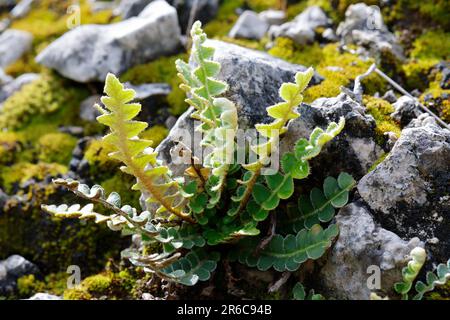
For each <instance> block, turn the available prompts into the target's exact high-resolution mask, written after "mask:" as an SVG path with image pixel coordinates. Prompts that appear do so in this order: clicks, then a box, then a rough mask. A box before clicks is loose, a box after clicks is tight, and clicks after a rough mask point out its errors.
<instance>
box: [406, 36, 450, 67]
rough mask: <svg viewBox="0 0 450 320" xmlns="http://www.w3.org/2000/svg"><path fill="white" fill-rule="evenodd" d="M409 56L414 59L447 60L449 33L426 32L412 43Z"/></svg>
mask: <svg viewBox="0 0 450 320" xmlns="http://www.w3.org/2000/svg"><path fill="white" fill-rule="evenodd" d="M410 55H411V58H416V59H438V60H445V59H449V58H450V33H447V32H444V31H440V30H429V31H426V32H425V33H423V34H422V35H421V36H419V37H418V38H417V39H416V40H415V41H414V43H413V49H412V50H411V53H410Z"/></svg>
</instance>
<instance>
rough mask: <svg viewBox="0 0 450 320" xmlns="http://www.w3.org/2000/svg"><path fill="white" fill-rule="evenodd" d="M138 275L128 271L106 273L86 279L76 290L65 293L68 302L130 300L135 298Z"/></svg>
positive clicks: (68, 290)
mask: <svg viewBox="0 0 450 320" xmlns="http://www.w3.org/2000/svg"><path fill="white" fill-rule="evenodd" d="M136 278H137V276H136V274H131V273H130V271H128V270H122V271H120V272H116V273H115V272H111V271H106V272H103V273H100V274H97V275H94V276H90V277H87V278H86V279H84V280H83V281H82V282H81V283H80V284H79V285H78V286H77V287H76V288H73V289H67V290H66V291H64V299H66V300H90V299H99V298H104V297H106V298H107V299H129V298H132V297H133V287H134V286H135V284H136Z"/></svg>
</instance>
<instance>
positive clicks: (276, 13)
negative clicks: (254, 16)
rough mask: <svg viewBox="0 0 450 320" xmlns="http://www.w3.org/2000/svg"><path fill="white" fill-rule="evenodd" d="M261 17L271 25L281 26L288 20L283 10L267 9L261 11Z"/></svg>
mask: <svg viewBox="0 0 450 320" xmlns="http://www.w3.org/2000/svg"><path fill="white" fill-rule="evenodd" d="M259 17H260V18H261V19H263V20H265V21H266V22H267V23H268V24H269V26H279V25H280V24H283V22H284V21H285V20H286V13H285V12H284V11H283V10H273V9H270V10H266V11H262V12H260V13H259Z"/></svg>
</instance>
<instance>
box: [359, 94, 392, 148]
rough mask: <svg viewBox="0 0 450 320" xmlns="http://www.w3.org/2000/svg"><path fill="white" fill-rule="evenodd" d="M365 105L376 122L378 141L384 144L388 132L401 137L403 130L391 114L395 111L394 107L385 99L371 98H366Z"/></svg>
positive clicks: (364, 99)
mask: <svg viewBox="0 0 450 320" xmlns="http://www.w3.org/2000/svg"><path fill="white" fill-rule="evenodd" d="M363 103H364V105H365V106H366V111H367V112H368V113H369V114H371V115H372V116H373V117H374V119H375V122H376V129H375V132H376V141H377V143H378V144H382V143H383V142H384V141H385V140H386V137H385V136H384V134H385V133H386V132H393V133H395V134H396V136H397V137H400V134H401V128H400V125H399V124H398V123H396V122H395V121H394V120H393V119H392V118H391V117H390V114H391V113H393V112H394V111H395V109H394V107H393V106H392V105H391V104H390V103H389V102H387V101H386V100H384V99H380V98H375V97H371V96H364V98H363Z"/></svg>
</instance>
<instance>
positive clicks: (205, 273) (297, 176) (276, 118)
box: [42, 22, 355, 299]
mask: <svg viewBox="0 0 450 320" xmlns="http://www.w3.org/2000/svg"><path fill="white" fill-rule="evenodd" d="M191 34H192V38H193V48H192V59H193V60H194V61H195V65H194V66H192V65H190V64H187V63H186V62H184V61H182V60H177V61H176V67H177V70H178V73H179V77H180V79H181V80H182V85H181V89H182V90H183V91H185V92H186V93H187V96H188V99H186V102H187V103H188V104H189V105H191V106H193V107H194V109H195V111H194V112H193V114H192V117H193V118H194V119H197V120H199V121H201V123H202V125H201V126H199V127H198V128H197V130H199V131H201V132H203V133H204V136H203V137H204V138H203V140H202V142H201V145H202V146H208V147H210V148H211V153H209V154H208V155H207V156H206V157H205V159H203V163H202V164H201V166H199V167H190V168H188V169H187V170H186V173H187V174H188V175H189V176H190V177H191V180H190V181H189V182H187V181H185V180H184V179H183V178H182V177H173V176H172V173H171V171H170V170H169V168H168V167H166V166H164V165H163V164H162V163H160V162H159V161H157V153H156V151H155V150H154V149H152V148H151V146H153V145H154V142H153V141H150V140H145V139H143V138H142V135H141V133H143V132H145V130H146V127H147V123H144V122H140V121H136V120H133V119H134V118H135V117H136V116H137V115H138V113H139V112H140V110H141V106H140V104H138V103H133V98H134V96H135V92H134V91H133V90H130V89H125V88H124V86H123V85H122V83H121V82H120V81H119V80H118V79H117V78H116V77H115V76H113V75H112V74H110V75H108V76H107V79H106V84H105V93H106V95H105V96H104V97H103V98H102V103H103V105H104V106H105V107H104V108H102V107H100V106H97V108H98V109H99V111H100V112H101V114H102V115H101V116H100V117H98V121H99V122H100V123H102V124H104V125H106V126H107V127H109V129H110V132H109V134H108V135H106V136H105V137H104V138H103V140H102V144H107V145H109V147H107V148H109V150H110V151H112V153H111V152H110V153H109V157H110V158H113V159H115V160H118V161H119V162H121V163H122V167H121V170H122V171H123V172H124V173H126V174H128V175H130V176H131V177H134V178H135V179H136V184H135V185H134V186H133V187H132V188H131V189H132V190H135V191H139V192H138V193H137V194H140V193H145V194H146V195H147V199H145V202H146V203H147V205H151V206H153V208H155V209H150V210H149V211H143V212H140V211H139V210H138V209H136V208H135V207H132V206H130V205H129V204H128V203H125V202H124V199H126V198H123V197H121V196H120V195H119V194H118V193H117V192H116V191H114V192H111V193H108V192H106V191H105V189H104V188H102V187H100V186H99V185H95V186H93V187H89V186H87V185H85V184H81V183H80V182H78V181H74V180H70V179H68V180H64V179H57V180H55V183H56V184H57V185H59V186H62V187H65V188H67V189H69V190H71V191H72V192H73V193H75V194H76V195H77V196H78V197H80V198H82V199H85V200H87V201H88V204H86V205H83V206H82V205H79V204H75V205H71V206H68V205H60V206H56V205H43V206H42V208H43V209H44V210H45V211H47V212H49V213H51V214H52V215H54V216H55V217H57V218H59V217H61V218H79V219H81V220H87V219H93V220H95V222H97V223H99V224H101V223H105V224H106V225H107V226H108V227H109V228H110V229H112V230H115V231H122V232H124V233H125V234H140V235H141V236H142V238H143V239H144V240H145V243H146V244H149V245H151V244H158V245H156V246H155V245H152V246H151V248H153V249H152V251H150V252H149V251H148V250H144V251H143V252H142V251H138V250H136V249H127V250H125V251H123V252H122V257H123V258H129V259H130V261H131V262H132V263H134V264H136V265H138V266H145V267H146V268H147V270H151V271H152V273H154V274H155V275H156V276H158V277H159V278H162V279H166V280H168V281H170V282H177V283H180V284H184V285H188V286H192V285H195V284H196V283H197V282H199V281H206V280H208V279H209V278H210V277H211V274H212V273H213V272H214V271H215V269H216V266H217V263H218V262H219V261H220V260H221V259H222V258H223V255H224V254H225V255H226V251H223V250H221V249H220V246H222V245H225V244H228V245H231V244H234V245H235V246H237V247H238V248H239V250H231V251H230V253H231V256H229V258H230V259H235V260H238V261H240V262H241V263H244V264H247V265H249V266H257V267H258V268H259V269H260V270H267V269H269V268H272V267H273V268H274V269H275V270H278V271H285V270H290V271H295V270H297V269H298V268H299V267H300V266H301V265H302V264H303V263H304V262H305V261H307V260H310V259H311V260H315V259H318V258H319V257H321V256H322V255H323V254H324V253H325V252H326V250H327V249H328V248H329V247H330V245H331V243H332V241H333V239H335V237H336V236H337V235H338V228H337V225H335V224H330V221H331V220H332V218H333V216H334V214H335V208H340V207H342V206H344V205H345V204H346V203H347V202H348V200H349V192H350V190H351V189H352V188H353V186H354V185H355V181H354V180H353V178H352V177H351V176H350V175H348V174H346V173H341V174H340V175H339V177H337V178H332V177H329V178H327V179H325V181H324V184H323V191H322V190H320V189H317V188H316V189H313V190H311V194H310V202H302V203H300V204H299V207H298V209H297V212H295V211H291V216H290V217H289V218H290V219H293V221H295V222H296V223H292V224H291V228H286V227H285V228H283V230H281V229H280V230H276V235H275V236H274V237H273V238H272V239H270V241H269V242H268V243H267V246H265V247H264V248H261V250H257V248H258V247H259V246H260V245H261V243H263V240H264V238H263V237H261V236H260V234H261V228H264V224H263V222H264V221H266V220H268V218H269V216H270V215H271V214H275V212H276V211H277V209H278V207H279V206H280V204H282V203H284V204H287V201H288V200H289V199H290V198H291V197H292V196H293V194H294V192H295V187H294V186H295V184H296V183H298V182H299V181H300V180H302V179H305V178H306V177H308V176H309V175H310V174H311V169H310V166H309V161H310V160H311V159H312V158H314V157H316V156H317V155H318V154H319V153H320V152H321V150H322V148H323V146H324V145H325V144H326V143H327V142H329V141H330V140H332V139H333V138H334V137H335V136H337V135H338V134H339V133H340V132H341V131H342V129H343V128H344V124H345V122H344V119H343V118H342V119H341V120H340V121H339V123H335V122H332V123H330V124H329V125H328V127H327V128H325V129H322V128H315V129H314V130H313V132H312V133H311V135H310V136H309V137H307V138H306V137H305V138H302V139H300V140H298V142H297V143H296V145H295V150H294V152H292V153H286V154H284V155H283V157H282V166H281V169H280V170H279V171H278V172H271V174H269V175H265V174H264V173H265V172H264V170H265V169H267V168H266V167H267V166H268V165H269V163H270V154H271V152H272V148H273V146H274V145H275V144H274V143H276V141H277V139H278V135H279V134H284V133H285V132H286V130H287V125H288V123H289V121H290V120H292V119H296V118H298V117H299V116H300V114H298V112H297V111H296V109H297V107H298V105H299V104H300V103H301V102H302V101H303V95H302V93H303V92H304V90H305V88H306V87H307V85H308V83H309V81H310V80H311V78H312V76H313V74H314V72H313V69H311V68H310V69H308V70H306V71H305V72H298V73H297V74H296V75H295V77H294V79H293V81H294V82H288V83H284V84H283V85H282V86H281V87H280V91H279V95H280V102H279V103H277V104H275V105H273V106H269V107H268V108H267V113H268V115H269V116H270V117H272V118H273V121H272V122H270V123H267V124H257V125H256V126H255V128H256V130H257V131H258V132H259V134H260V135H261V136H264V137H266V138H267V141H266V142H264V143H261V142H260V143H259V144H254V145H252V146H251V152H253V153H254V154H255V155H256V157H255V158H254V161H253V162H251V163H249V164H245V165H242V166H241V165H238V164H235V163H234V162H235V161H233V160H234V152H235V148H236V141H235V139H236V136H235V135H236V132H237V130H238V121H237V120H238V119H237V110H236V107H235V105H234V104H233V102H232V101H230V100H228V99H227V98H224V97H222V95H223V94H224V93H225V91H226V90H227V89H228V85H227V84H226V83H225V82H222V81H219V80H218V79H216V76H217V75H218V73H219V72H220V67H221V66H220V64H219V63H217V62H214V61H212V60H211V58H212V56H213V54H214V49H213V48H211V47H207V46H206V45H205V41H206V35H205V34H204V33H203V31H202V29H201V28H200V23H198V22H197V23H195V24H194V26H193V28H192V32H191ZM94 143H95V145H94V146H95V147H93V146H92V144H91V145H90V146H89V147H88V148H89V149H91V148H92V149H93V150H96V151H91V150H88V152H87V154H86V157H87V158H88V159H90V160H89V161H92V159H93V156H98V155H100V154H103V153H104V151H102V150H100V149H99V148H103V147H102V146H101V144H100V142H94ZM144 150H145V152H144ZM99 159H100V160H99V162H98V163H97V164H96V165H97V166H99V165H100V162H102V163H103V165H104V166H109V164H108V163H109V162H108V161H107V160H106V158H105V157H104V156H100V157H99ZM100 166H101V165H100ZM124 192H125V193H126V194H127V193H130V191H126V190H125V191H124ZM97 205H102V206H103V207H105V208H106V209H109V211H111V214H109V215H106V214H104V213H102V211H98V210H97V209H96V206H97ZM155 219H158V224H155V223H154V221H155ZM320 224H328V227H326V228H324V227H322V226H321V225H320ZM292 227H294V228H292ZM241 238H243V239H242V240H241ZM235 248H236V247H235ZM179 249H183V250H182V251H180V250H179ZM153 250H158V251H153ZM255 251H258V253H257V254H256V255H254V254H253V253H254V252H255ZM219 252H221V253H222V254H220V253H219ZM233 253H234V254H235V255H236V253H237V254H238V256H234V257H233ZM94 279H95V280H94ZM94 279H91V281H87V279H86V280H85V284H84V286H85V289H82V290H81V291H80V290H78V291H73V292H71V293H67V295H65V296H66V297H67V298H78V299H80V298H81V299H85V298H89V297H90V296H91V294H92V292H97V293H98V292H106V291H107V290H108V289H107V288H109V287H110V286H111V280H110V279H109V278H108V277H106V276H104V275H99V276H95V278H94ZM88 288H89V289H88ZM91 291H92V292H91ZM72 293H73V294H74V295H75V297H74V296H71V295H70V294H72Z"/></svg>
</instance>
